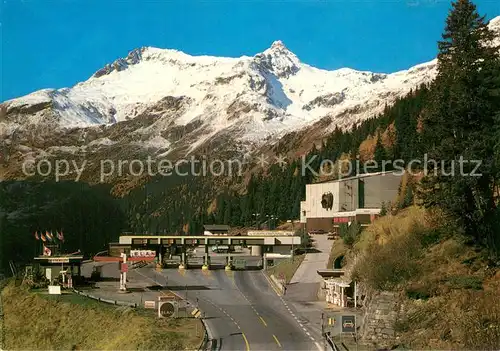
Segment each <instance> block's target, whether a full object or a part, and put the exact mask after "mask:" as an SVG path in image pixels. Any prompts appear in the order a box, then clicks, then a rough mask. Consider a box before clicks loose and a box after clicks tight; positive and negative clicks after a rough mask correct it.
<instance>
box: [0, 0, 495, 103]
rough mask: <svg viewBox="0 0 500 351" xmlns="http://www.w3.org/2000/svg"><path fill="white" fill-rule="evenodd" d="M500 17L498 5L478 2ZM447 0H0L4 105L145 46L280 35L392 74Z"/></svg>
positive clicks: (217, 49)
mask: <svg viewBox="0 0 500 351" xmlns="http://www.w3.org/2000/svg"><path fill="white" fill-rule="evenodd" d="M475 3H476V5H477V6H478V9H479V11H480V13H481V14H483V15H487V18H488V19H489V18H492V17H495V16H497V15H500V1H498V0H477V1H475ZM449 8H450V2H449V1H443V0H392V1H384V0H372V1H353V0H322V1H320V0H302V1H299V0H281V1H277V0H267V1H263V0H261V1H259V0H239V1H237V0H233V1H231V0H217V1H215V0H205V1H190V0H180V1H176V0H171V1H167V0H142V1H133V0H79V1H60V0H1V3H0V23H1V26H0V30H1V33H0V34H1V45H2V46H1V48H0V52H1V61H0V66H1V69H2V70H1V77H0V78H1V83H2V85H1V89H0V101H4V100H6V99H9V98H13V97H17V96H20V95H24V94H27V93H30V92H32V91H34V90H38V89H42V88H62V87H68V86H72V85H74V84H75V83H77V82H79V81H82V80H86V79H87V78H88V77H89V76H91V75H92V74H93V73H94V72H95V71H96V70H98V69H99V68H101V67H102V66H104V65H105V64H106V63H109V62H112V61H114V60H115V59H117V58H118V57H124V56H126V55H127V53H128V52H129V51H130V50H132V49H134V48H136V47H141V46H155V47H160V48H175V49H179V50H182V51H184V52H187V53H189V54H209V55H217V56H241V55H254V54H256V53H258V52H261V51H263V50H265V49H266V48H267V47H269V46H270V45H271V43H272V42H273V41H274V40H277V39H281V40H282V41H283V42H284V43H285V45H286V46H287V47H288V48H289V49H290V50H291V51H293V52H294V53H295V54H296V55H297V56H298V57H299V58H300V59H301V60H302V61H303V62H306V63H308V64H311V65H313V66H317V67H320V68H325V69H336V68H340V67H351V68H354V69H360V70H370V71H378V72H394V71H397V70H401V69H406V68H408V67H410V66H412V65H415V64H417V63H421V62H424V61H428V60H431V59H432V58H434V57H435V55H436V48H437V46H436V41H437V40H438V39H439V38H440V35H441V32H442V29H443V26H444V20H445V18H446V15H447V12H448V10H449Z"/></svg>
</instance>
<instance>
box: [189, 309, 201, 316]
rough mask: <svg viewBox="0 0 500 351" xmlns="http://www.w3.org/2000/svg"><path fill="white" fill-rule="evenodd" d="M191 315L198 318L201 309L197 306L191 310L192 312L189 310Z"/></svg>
mask: <svg viewBox="0 0 500 351" xmlns="http://www.w3.org/2000/svg"><path fill="white" fill-rule="evenodd" d="M191 315H192V316H193V317H194V318H199V317H200V316H201V311H200V310H199V309H197V308H195V309H194V310H193V312H191Z"/></svg>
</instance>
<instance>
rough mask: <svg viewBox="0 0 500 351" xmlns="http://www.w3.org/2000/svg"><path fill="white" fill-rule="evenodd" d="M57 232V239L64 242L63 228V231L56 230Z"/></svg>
mask: <svg viewBox="0 0 500 351" xmlns="http://www.w3.org/2000/svg"><path fill="white" fill-rule="evenodd" d="M56 233H57V239H59V240H60V241H62V242H64V235H63V232H62V230H61V232H56Z"/></svg>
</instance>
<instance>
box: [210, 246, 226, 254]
mask: <svg viewBox="0 0 500 351" xmlns="http://www.w3.org/2000/svg"><path fill="white" fill-rule="evenodd" d="M229 250H230V248H229V246H227V245H215V246H212V252H215V253H227V252H229Z"/></svg>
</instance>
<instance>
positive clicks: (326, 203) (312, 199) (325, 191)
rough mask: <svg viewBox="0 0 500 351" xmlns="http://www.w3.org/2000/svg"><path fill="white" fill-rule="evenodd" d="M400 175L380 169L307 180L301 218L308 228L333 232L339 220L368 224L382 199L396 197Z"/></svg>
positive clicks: (375, 213) (373, 217) (377, 211)
mask: <svg viewBox="0 0 500 351" xmlns="http://www.w3.org/2000/svg"><path fill="white" fill-rule="evenodd" d="M402 176H403V175H402V174H401V172H379V173H368V174H361V175H358V176H355V177H350V178H344V179H340V180H336V181H328V182H323V183H315V184H307V185H306V200H305V201H302V202H301V203H300V221H301V223H303V224H304V225H305V227H306V230H307V231H308V232H310V231H314V230H324V231H326V232H331V233H335V234H338V230H339V226H340V224H341V223H348V224H349V223H351V222H353V221H358V223H360V224H361V225H368V224H370V223H371V222H372V221H373V220H374V219H375V218H376V217H377V216H378V215H379V213H380V210H381V209H382V203H385V204H388V203H393V202H394V201H395V200H396V198H397V195H398V190H399V186H400V183H401V178H402Z"/></svg>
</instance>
